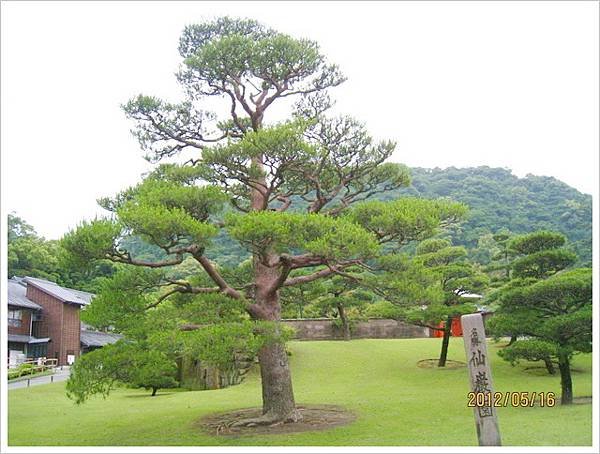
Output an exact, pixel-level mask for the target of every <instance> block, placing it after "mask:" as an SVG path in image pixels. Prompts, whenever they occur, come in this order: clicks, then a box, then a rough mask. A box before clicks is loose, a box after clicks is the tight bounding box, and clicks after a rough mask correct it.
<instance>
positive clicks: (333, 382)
mask: <svg viewBox="0 0 600 454" xmlns="http://www.w3.org/2000/svg"><path fill="white" fill-rule="evenodd" d="M440 342H441V340H440V339H406V340H404V339H397V340H372V339H369V340H355V341H351V342H342V341H329V342H292V343H291V344H290V350H291V351H292V353H293V354H292V357H291V365H292V374H293V378H294V390H295V395H296V400H297V402H298V403H301V404H337V405H342V406H344V407H346V408H348V409H349V410H351V411H352V412H354V413H355V414H356V415H357V419H356V421H355V422H354V423H352V424H351V425H348V426H345V427H337V428H334V429H330V430H326V431H315V432H304V433H295V434H278V435H261V436H247V435H244V436H238V437H223V436H211V435H207V434H205V433H203V432H201V431H200V430H199V429H198V428H197V426H196V425H195V422H196V421H197V420H198V419H199V418H201V417H202V416H204V415H206V414H209V413H214V412H223V411H227V410H233V409H238V408H244V407H255V406H260V403H261V400H260V396H261V391H260V382H259V377H258V374H257V371H253V373H252V374H251V375H250V376H249V378H248V379H247V380H246V381H245V382H244V383H242V384H241V385H239V386H234V387H231V388H227V389H223V390H215V391H195V392H187V391H186V392H182V391H175V392H173V391H163V392H160V393H159V395H157V396H156V397H149V393H148V392H146V391H143V390H131V389H119V390H116V391H114V392H113V393H112V394H111V395H110V396H109V397H108V399H106V400H104V399H102V398H100V397H98V398H93V399H92V400H91V401H89V402H87V403H85V404H83V405H80V406H77V405H75V404H73V403H72V402H71V401H70V400H68V399H67V397H66V396H65V393H64V386H65V385H64V383H55V384H52V385H42V386H36V387H32V388H29V389H16V390H11V391H9V393H8V396H9V399H8V400H9V402H8V414H9V420H8V436H9V439H8V443H9V445H10V446H23V445H45V446H47V445H79V446H85V445H109V446H116V445H149V446H173V445H196V446H202V445H222V446H237V445H273V446H281V445H300V446H302V445H313V446H315V445H317V446H319V445H320V446H332V445H333V446H335V445H380V446H382V445H383V446H420V445H424V446H456V445H477V437H476V432H475V427H474V422H473V411H472V408H468V407H467V397H466V396H467V392H468V383H467V380H468V377H467V371H466V369H465V368H462V369H454V370H438V369H423V368H419V367H417V366H416V363H417V361H419V360H421V359H425V358H434V357H436V355H437V353H438V350H439V347H440ZM489 348H490V354H491V355H493V358H492V368H493V369H492V372H493V378H494V384H495V387H496V391H502V392H512V391H528V392H534V391H535V392H542V391H544V392H548V391H553V392H555V393H557V402H558V401H559V399H558V396H559V392H560V378H559V377H557V376H549V375H546V374H544V373H543V370H539V371H537V370H534V371H524V368H525V367H526V366H527V364H522V365H519V366H517V367H512V366H511V365H510V364H508V363H506V362H504V361H502V360H501V359H500V358H499V357H498V356H497V355H496V351H497V350H498V346H496V345H494V344H491V345H490V346H489ZM449 358H450V359H454V360H461V361H463V360H464V350H463V346H462V338H453V339H451V345H450V355H449ZM574 368H576V369H577V370H579V371H578V372H575V373H574V374H573V382H574V392H575V396H590V395H591V394H592V379H591V355H578V356H576V357H575V360H574ZM498 417H499V425H500V430H501V433H502V439H503V444H504V445H505V446H510V445H519V446H523V445H525V446H531V445H546V446H555V445H563V446H565V445H566V446H573V445H584V446H585V445H588V446H589V445H591V443H592V406H591V405H590V404H579V405H571V406H565V407H561V406H560V405H557V406H556V407H554V408H547V407H546V408H540V407H533V408H499V410H498Z"/></svg>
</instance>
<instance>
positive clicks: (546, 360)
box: [544, 356, 556, 375]
mask: <svg viewBox="0 0 600 454" xmlns="http://www.w3.org/2000/svg"><path fill="white" fill-rule="evenodd" d="M544 364H545V365H546V370H547V371H548V373H549V374H550V375H554V374H555V373H556V369H555V368H554V364H552V360H551V359H550V357H549V356H547V357H546V358H544Z"/></svg>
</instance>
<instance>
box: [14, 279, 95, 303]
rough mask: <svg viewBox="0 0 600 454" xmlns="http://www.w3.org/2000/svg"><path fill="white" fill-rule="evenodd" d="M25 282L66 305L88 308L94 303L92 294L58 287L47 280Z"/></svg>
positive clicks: (28, 280) (27, 280) (26, 280)
mask: <svg viewBox="0 0 600 454" xmlns="http://www.w3.org/2000/svg"><path fill="white" fill-rule="evenodd" d="M23 280H24V281H25V282H27V284H30V285H33V286H34V287H37V288H39V289H40V290H42V291H44V292H46V293H48V294H49V295H52V296H54V297H55V298H58V299H59V300H61V301H62V302H64V303H73V304H79V305H80V306H86V305H88V304H89V303H90V302H91V301H92V298H93V297H94V295H93V294H92V293H88V292H82V291H81V290H73V289H71V288H66V287H61V286H60V285H57V284H55V283H54V282H50V281H47V280H45V279H39V278H35V277H26V278H24V279H23Z"/></svg>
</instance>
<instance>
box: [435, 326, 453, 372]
mask: <svg viewBox="0 0 600 454" xmlns="http://www.w3.org/2000/svg"><path fill="white" fill-rule="evenodd" d="M451 332H452V317H448V318H447V320H446V325H445V326H444V338H443V339H442V351H441V352H440V360H439V361H438V367H445V366H446V358H447V357H448V344H449V343H450V333H451Z"/></svg>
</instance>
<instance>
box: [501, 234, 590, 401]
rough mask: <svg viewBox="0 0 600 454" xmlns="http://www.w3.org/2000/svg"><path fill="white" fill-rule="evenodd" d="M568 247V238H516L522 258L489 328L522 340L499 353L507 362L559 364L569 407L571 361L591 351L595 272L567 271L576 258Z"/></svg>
mask: <svg viewBox="0 0 600 454" xmlns="http://www.w3.org/2000/svg"><path fill="white" fill-rule="evenodd" d="M564 244H565V237H564V236H563V235H561V234H559V233H556V232H548V231H540V232H534V233H531V234H527V235H522V236H518V237H515V238H513V239H512V240H511V242H510V244H509V247H510V249H511V250H512V251H514V253H515V254H518V257H517V258H516V259H515V260H514V261H513V263H512V266H511V268H512V279H511V281H510V282H508V283H507V284H506V285H505V286H504V287H502V288H501V289H500V290H498V293H497V295H496V299H497V301H498V302H499V304H500V306H499V308H498V309H497V310H496V313H495V315H494V317H492V318H491V319H490V322H489V327H490V329H491V330H492V332H495V333H506V332H509V333H511V334H512V335H517V336H519V337H520V338H519V340H517V341H516V342H515V343H514V344H512V345H511V346H508V347H506V348H505V349H503V350H502V351H500V352H499V354H500V356H502V357H503V358H504V359H506V360H507V361H510V362H512V363H513V364H514V363H516V362H518V361H519V360H521V359H525V360H543V361H544V363H545V364H546V367H547V369H548V371H549V372H550V373H553V371H554V367H553V365H552V361H557V362H558V368H559V370H560V375H561V388H562V397H561V403H562V404H570V403H572V402H573V384H572V378H571V370H570V362H571V358H572V356H573V355H574V354H576V353H578V352H590V351H591V348H592V272H591V269H589V268H578V269H571V270H566V268H568V267H569V266H570V265H572V264H573V263H574V262H575V261H576V257H575V255H574V254H573V253H572V252H570V251H568V250H565V249H564V248H563V246H564Z"/></svg>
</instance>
